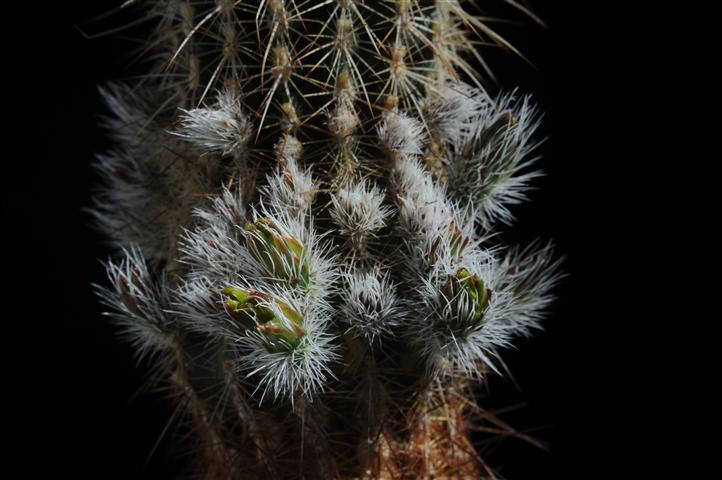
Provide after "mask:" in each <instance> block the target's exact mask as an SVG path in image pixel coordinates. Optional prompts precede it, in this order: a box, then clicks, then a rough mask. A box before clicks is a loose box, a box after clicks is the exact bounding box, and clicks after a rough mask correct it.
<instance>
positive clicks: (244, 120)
mask: <svg viewBox="0 0 722 480" xmlns="http://www.w3.org/2000/svg"><path fill="white" fill-rule="evenodd" d="M182 112H183V113H184V114H183V115H182V116H181V118H180V125H179V127H178V129H177V130H176V131H174V132H171V133H173V134H174V135H177V136H179V137H182V138H183V139H185V140H187V141H189V142H191V143H193V144H195V145H196V146H197V147H198V148H200V149H201V150H204V151H206V152H218V153H221V154H223V155H228V154H231V153H233V154H236V155H237V154H240V153H241V152H242V151H243V149H244V148H245V146H246V144H247V143H248V141H249V140H250V139H251V135H252V132H253V125H252V123H251V122H250V120H249V119H248V117H247V116H246V114H245V113H244V112H243V111H242V110H241V102H240V100H239V98H238V97H237V96H236V95H235V94H233V93H232V92H230V91H228V90H223V91H221V92H219V93H218V96H217V102H216V105H215V106H214V107H213V108H206V107H203V108H194V109H192V110H182Z"/></svg>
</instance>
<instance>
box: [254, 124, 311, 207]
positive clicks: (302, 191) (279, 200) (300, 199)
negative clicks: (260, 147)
mask: <svg viewBox="0 0 722 480" xmlns="http://www.w3.org/2000/svg"><path fill="white" fill-rule="evenodd" d="M302 151H303V147H302V145H301V142H299V141H298V139H296V137H294V136H292V135H284V136H283V138H282V139H281V140H280V141H279V142H278V144H277V145H276V157H277V159H278V168H277V170H276V172H275V173H274V174H273V175H269V176H268V178H267V181H268V186H267V187H264V188H263V192H264V194H265V195H266V197H267V198H268V202H269V204H270V205H271V206H272V207H273V208H274V209H275V210H277V211H280V212H283V211H286V212H289V213H290V214H291V215H294V216H299V215H306V214H308V212H309V211H310V207H311V203H312V202H313V199H314V197H315V195H316V192H317V190H318V187H317V186H316V183H315V182H314V180H313V177H312V175H311V170H310V169H306V170H304V169H302V168H301V166H300V164H299V159H300V157H301V153H302Z"/></svg>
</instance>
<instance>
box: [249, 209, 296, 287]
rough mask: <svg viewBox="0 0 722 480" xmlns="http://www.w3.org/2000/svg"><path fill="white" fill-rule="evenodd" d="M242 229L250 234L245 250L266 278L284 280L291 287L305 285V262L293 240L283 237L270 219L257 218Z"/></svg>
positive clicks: (283, 234)
mask: <svg viewBox="0 0 722 480" xmlns="http://www.w3.org/2000/svg"><path fill="white" fill-rule="evenodd" d="M245 229H246V232H248V233H250V235H248V243H247V245H248V250H249V251H250V252H251V254H252V255H253V257H254V258H255V259H256V260H258V261H259V262H260V263H261V264H262V265H263V266H264V267H265V268H266V270H267V271H268V273H269V274H270V275H272V276H274V277H276V278H283V279H287V280H289V281H290V282H291V284H292V285H297V284H300V285H301V286H302V287H307V286H308V283H309V276H310V275H309V268H308V260H307V259H306V257H305V255H304V247H303V244H302V243H301V242H300V241H299V240H298V239H297V238H294V237H292V236H290V235H287V234H285V233H284V232H283V231H282V230H281V229H280V228H279V227H278V225H276V223H275V222H274V221H273V220H272V219H270V218H259V219H258V220H256V222H255V223H248V224H247V225H246V227H245Z"/></svg>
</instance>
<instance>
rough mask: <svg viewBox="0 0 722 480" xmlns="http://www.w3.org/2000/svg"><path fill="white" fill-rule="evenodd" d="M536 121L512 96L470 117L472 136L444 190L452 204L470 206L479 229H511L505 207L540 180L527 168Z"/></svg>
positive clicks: (534, 143) (532, 159)
mask: <svg viewBox="0 0 722 480" xmlns="http://www.w3.org/2000/svg"><path fill="white" fill-rule="evenodd" d="M540 120H541V116H540V115H539V114H538V112H537V109H536V108H535V107H534V106H532V105H531V102H530V99H529V97H523V98H522V99H521V100H520V101H518V100H516V98H515V96H514V93H513V92H512V93H511V94H508V95H505V96H502V97H501V98H500V99H499V100H498V101H497V105H496V107H495V108H482V109H481V110H479V112H478V114H477V115H475V116H474V117H473V119H472V122H471V124H470V127H469V132H471V134H470V135H469V136H468V138H466V139H465V141H464V142H462V144H461V146H460V147H459V149H458V155H455V156H454V158H453V160H452V161H451V162H450V163H449V169H448V174H449V178H448V185H449V188H450V189H451V190H452V193H453V194H454V196H455V197H456V198H458V199H460V200H461V201H469V202H471V203H472V204H473V205H474V209H475V211H476V216H477V220H478V222H479V223H480V225H481V226H482V228H484V229H487V230H488V229H490V228H491V227H492V226H493V224H494V222H496V221H501V222H503V223H505V224H509V223H511V221H512V220H513V218H514V217H513V215H512V213H511V211H510V210H509V206H510V205H516V204H519V203H521V202H522V201H524V200H526V199H527V195H526V194H527V191H528V190H529V189H530V187H529V183H530V181H531V180H533V179H534V178H537V177H539V176H540V175H541V173H540V172H539V171H536V170H533V169H532V168H531V167H532V166H533V164H534V163H535V162H536V161H537V160H538V158H539V157H538V156H533V152H534V150H535V149H536V148H537V146H538V145H539V142H537V141H535V140H533V138H532V137H533V135H534V133H535V132H536V130H537V128H538V127H539V124H540Z"/></svg>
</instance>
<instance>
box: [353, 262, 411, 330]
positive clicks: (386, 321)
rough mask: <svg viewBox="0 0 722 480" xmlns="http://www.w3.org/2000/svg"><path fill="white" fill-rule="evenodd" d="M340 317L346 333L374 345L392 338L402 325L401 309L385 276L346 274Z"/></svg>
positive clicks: (367, 273)
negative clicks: (345, 327) (384, 338)
mask: <svg viewBox="0 0 722 480" xmlns="http://www.w3.org/2000/svg"><path fill="white" fill-rule="evenodd" d="M342 296H343V304H342V306H341V318H342V319H343V321H344V322H345V323H346V324H347V326H348V328H347V332H349V333H350V334H351V335H354V336H360V337H363V338H364V339H365V340H366V342H367V343H368V344H373V343H374V342H376V341H379V340H380V339H382V338H383V337H385V336H394V335H395V334H397V333H398V329H399V328H400V327H401V325H402V324H403V322H404V311H405V310H404V309H403V308H402V307H401V304H400V299H399V298H398V297H397V295H396V287H395V286H394V285H393V284H392V283H391V280H390V278H389V275H388V273H387V274H383V275H382V274H381V273H379V272H377V271H372V272H349V273H347V274H346V287H345V289H344V290H343V294H342Z"/></svg>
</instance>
